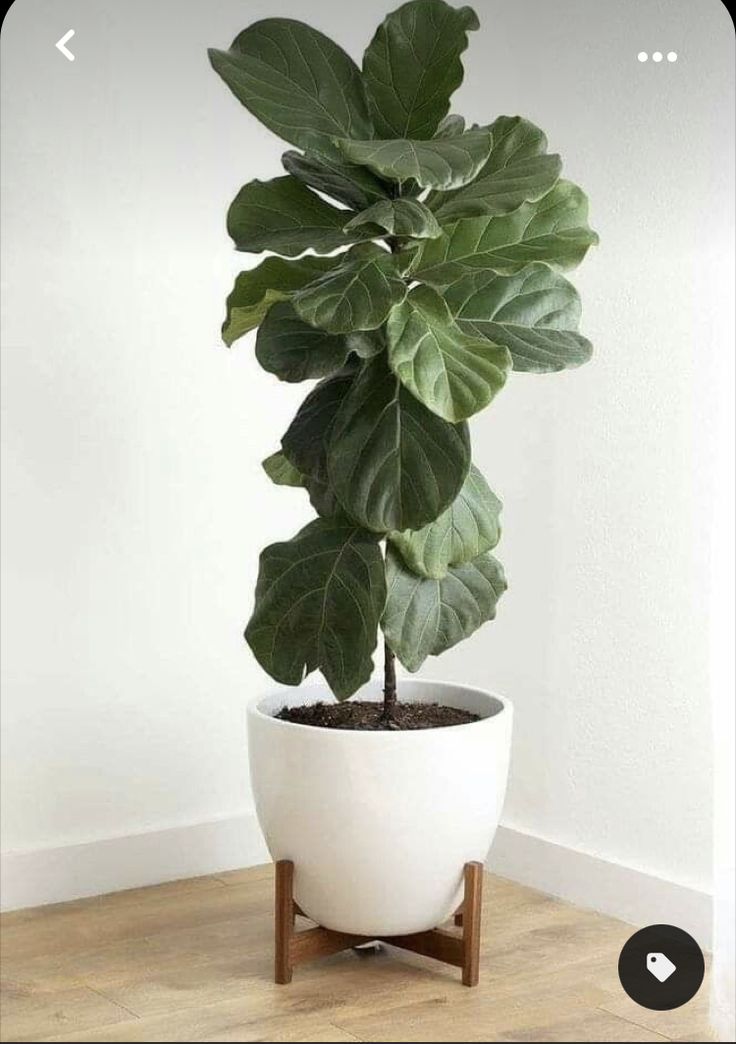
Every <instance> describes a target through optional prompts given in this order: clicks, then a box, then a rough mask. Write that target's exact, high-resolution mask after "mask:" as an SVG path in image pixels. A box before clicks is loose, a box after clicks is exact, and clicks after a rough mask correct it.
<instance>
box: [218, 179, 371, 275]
mask: <svg viewBox="0 0 736 1044" xmlns="http://www.w3.org/2000/svg"><path fill="white" fill-rule="evenodd" d="M345 216H346V215H345V211H344V210H338V208H337V207H333V206H331V205H330V204H329V203H326V202H325V200H323V199H321V198H320V197H319V196H318V195H317V194H316V193H314V192H311V191H310V190H309V189H308V188H307V187H306V186H305V185H302V183H301V182H300V181H297V179H296V178H293V177H291V176H290V175H289V174H287V175H286V176H285V177H283V178H272V179H271V181H250V182H249V183H248V184H247V185H244V186H243V188H242V189H241V190H240V192H238V194H237V196H236V197H235V199H234V200H233V202H232V203H231V204H230V209H229V210H228V212H227V230H228V233H229V235H230V236H231V238H232V239H233V242H234V243H235V249H236V250H246V251H250V252H251V253H253V254H260V253H261V252H262V251H263V250H273V251H274V253H276V254H285V255H286V256H287V257H296V256H297V255H298V254H302V253H304V251H305V250H314V251H315V252H316V253H318V254H329V253H331V252H332V251H333V250H337V249H338V247H343V246H348V245H349V244H350V243H354V242H355V237H351V236H350V235H349V234H346V233H345V232H343V226H344V225H345Z"/></svg>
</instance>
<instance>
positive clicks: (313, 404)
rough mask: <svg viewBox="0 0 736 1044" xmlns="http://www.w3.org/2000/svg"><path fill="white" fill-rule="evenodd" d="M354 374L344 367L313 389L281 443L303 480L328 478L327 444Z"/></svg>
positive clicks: (351, 370) (350, 369)
mask: <svg viewBox="0 0 736 1044" xmlns="http://www.w3.org/2000/svg"><path fill="white" fill-rule="evenodd" d="M355 374H356V371H355V370H353V369H352V368H349V367H345V368H344V369H343V370H340V371H339V373H335V374H333V375H332V376H331V377H326V378H325V379H324V380H322V381H320V382H319V384H318V385H316V387H314V388H312V390H311V391H310V393H309V395H307V397H306V399H305V400H304V402H303V403H302V404H301V406H300V407H299V409H298V410H297V414H296V416H295V417H294V419H293V421H292V422H291V424H290V425H289V427H288V428H287V430H286V434H285V435H284V437H283V439H282V440H281V446H282V449H283V451H284V453H285V454H286V458H287V460H289V461H290V462H291V464H293V466H294V467H295V468H296V469H297V470H298V471H299V473H300V474H301V475H303V476H304V477H305V478H306V479H316V480H319V481H326V479H327V461H326V455H327V443H328V441H329V438H330V433H331V432H332V428H333V425H334V423H335V416H336V415H337V411H338V410H339V408H340V406H341V404H342V402H343V400H344V398H345V396H346V395H347V393H348V391H349V390H350V388H351V387H352V385H353V382H354V380H355Z"/></svg>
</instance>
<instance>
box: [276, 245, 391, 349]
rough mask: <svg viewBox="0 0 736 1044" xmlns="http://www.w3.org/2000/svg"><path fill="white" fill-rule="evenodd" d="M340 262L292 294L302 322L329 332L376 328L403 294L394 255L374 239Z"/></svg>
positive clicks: (351, 252) (345, 256) (354, 249)
mask: <svg viewBox="0 0 736 1044" xmlns="http://www.w3.org/2000/svg"><path fill="white" fill-rule="evenodd" d="M339 262H340V263H339V264H337V266H336V267H334V268H333V269H332V270H331V271H329V272H327V273H326V274H325V276H324V277H322V278H320V279H317V280H316V281H315V282H313V283H311V284H310V285H309V286H307V287H305V288H304V289H303V290H301V291H300V292H299V293H297V294H296V295H295V296H294V308H295V309H296V311H297V313H298V314H299V315H300V316H301V318H302V319H304V320H305V322H308V323H311V324H312V325H313V326H320V327H322V329H323V330H328V331H329V332H330V333H350V332H352V331H354V330H375V329H376V328H377V327H379V326H380V325H381V324H382V323H384V322H385V321H386V318H387V316H388V314H389V312H390V311H391V309H392V308H393V307H394V305H396V304H398V303H399V302H400V301H403V299H404V297H405V296H406V284H405V283H404V280H403V279H402V278H401V276H400V275H399V270H398V267H397V263H396V259H395V258H394V256H393V255H392V254H389V253H388V251H386V250H383V249H382V248H381V247H379V246H377V245H376V244H375V243H363V244H361V245H360V246H357V247H353V248H352V250H349V251H348V253H347V254H343V255H341V257H340V259H339Z"/></svg>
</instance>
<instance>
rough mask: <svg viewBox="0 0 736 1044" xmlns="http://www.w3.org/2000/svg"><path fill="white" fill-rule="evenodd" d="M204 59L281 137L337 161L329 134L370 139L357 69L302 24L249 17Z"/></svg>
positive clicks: (351, 61) (365, 107)
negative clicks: (244, 25)
mask: <svg viewBox="0 0 736 1044" xmlns="http://www.w3.org/2000/svg"><path fill="white" fill-rule="evenodd" d="M209 57H210V61H211V63H212V67H213V68H214V69H215V71H216V72H217V73H219V75H220V76H221V77H222V79H223V80H224V81H225V83H226V84H227V85H228V87H229V88H230V90H231V91H232V92H233V94H234V95H235V97H236V98H237V99H238V101H239V102H241V103H242V104H243V105H244V106H245V107H246V109H248V110H249V111H250V112H252V113H253V115H254V116H255V117H256V118H257V119H259V120H260V121H261V123H264V124H265V125H266V126H267V127H269V128H270V129H271V130H272V131H275V133H276V134H278V135H279V136H280V137H282V138H284V140H285V141H290V142H291V143H292V144H294V145H298V146H299V147H300V148H303V149H310V150H312V151H313V152H317V153H319V154H324V155H326V156H331V157H332V158H333V159H337V158H338V155H337V153H336V150H335V147H334V145H333V142H332V139H333V138H334V137H340V138H344V137H355V138H369V137H370V136H371V133H372V127H371V121H370V118H369V116H368V109H367V105H366V99H365V92H364V89H363V82H362V79H361V75H360V70H359V69H358V67H357V65H356V64H355V62H354V61H353V60H352V58H351V57H350V56H349V55H347V54H346V53H345V51H343V50H342V48H341V47H338V46H337V44H336V43H334V42H333V41H332V40H330V39H329V38H328V37H327V36H323V34H322V33H320V32H317V30H316V29H312V27H311V26H309V25H305V24H304V23H303V22H297V21H294V20H292V19H290V18H266V19H264V20H263V21H261V22H255V23H254V24H253V25H251V26H249V27H248V28H247V29H245V30H244V31H243V32H242V33H240V35H239V36H237V37H236V38H235V40H234V41H233V43H232V45H231V47H230V50H228V51H218V50H214V49H213V50H210V51H209Z"/></svg>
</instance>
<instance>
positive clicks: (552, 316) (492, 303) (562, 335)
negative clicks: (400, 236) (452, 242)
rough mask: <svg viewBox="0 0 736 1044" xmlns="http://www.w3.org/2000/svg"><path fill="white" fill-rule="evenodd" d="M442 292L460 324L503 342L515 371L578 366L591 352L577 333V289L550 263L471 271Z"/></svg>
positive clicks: (543, 371) (496, 342)
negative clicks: (505, 271)
mask: <svg viewBox="0 0 736 1044" xmlns="http://www.w3.org/2000/svg"><path fill="white" fill-rule="evenodd" d="M443 294H444V298H445V300H446V301H447V303H448V305H449V307H450V311H451V312H452V314H453V315H454V316H455V318H456V321H457V323H458V326H460V327H461V328H462V329H463V330H464V331H465V332H466V333H467V334H470V335H473V336H476V337H478V336H480V337H487V338H488V340H489V341H493V343H494V344H502V345H505V347H506V348H508V350H509V352H510V353H511V358H512V359H513V363H514V369H515V370H526V371H529V372H533V373H549V372H551V371H553V370H563V369H565V368H567V367H571V366H580V365H582V363H584V362H587V361H588V359H589V358H590V356H591V353H592V351H593V347H592V345H591V343H590V341H588V340H587V339H586V338H585V337H583V336H582V334H579V333H578V332H577V329H578V324H579V322H580V297H579V295H578V292H577V290H576V289H575V287H574V286H573V285H572V283H570V282H568V280H567V279H565V278H564V276H561V275H560V274H559V272H554V271H552V269H550V268H548V267H547V265H544V264H541V263H539V262H538V263H535V264H532V265H527V266H526V268H522V269H521V271H520V272H517V273H516V274H515V275H510V276H502V275H496V273H495V272H471V273H468V274H467V275H464V276H462V277H461V278H460V279H458V280H457V281H456V282H454V283H451V284H450V286H448V287H446V289H445V290H444V291H443Z"/></svg>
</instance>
